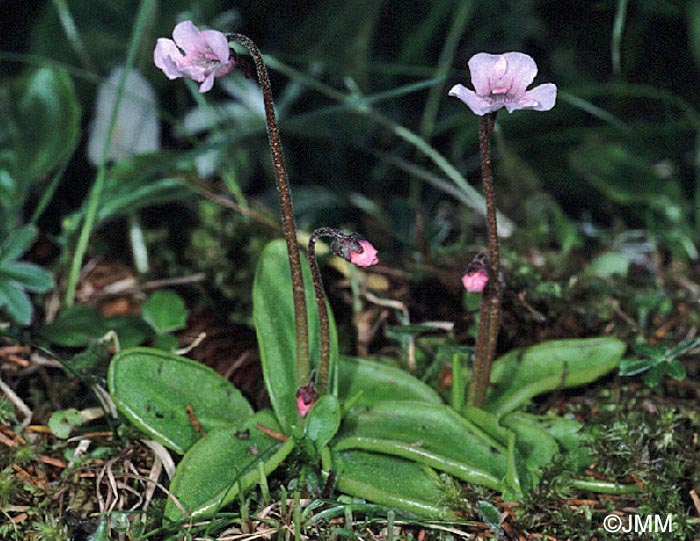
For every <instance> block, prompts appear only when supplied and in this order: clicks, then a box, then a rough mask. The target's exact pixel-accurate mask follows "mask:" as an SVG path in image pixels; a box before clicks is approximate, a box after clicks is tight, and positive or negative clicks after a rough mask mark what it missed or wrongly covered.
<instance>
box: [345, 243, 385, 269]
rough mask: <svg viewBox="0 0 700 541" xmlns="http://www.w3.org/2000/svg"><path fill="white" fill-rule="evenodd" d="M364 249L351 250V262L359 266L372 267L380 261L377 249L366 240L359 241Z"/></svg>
mask: <svg viewBox="0 0 700 541" xmlns="http://www.w3.org/2000/svg"><path fill="white" fill-rule="evenodd" d="M358 244H359V245H360V247H361V248H362V251H361V252H360V251H350V263H352V264H353V265H357V266H358V267H370V266H372V265H376V264H377V263H379V258H378V257H377V250H376V249H375V248H374V246H372V244H371V243H370V242H368V241H366V240H360V241H358Z"/></svg>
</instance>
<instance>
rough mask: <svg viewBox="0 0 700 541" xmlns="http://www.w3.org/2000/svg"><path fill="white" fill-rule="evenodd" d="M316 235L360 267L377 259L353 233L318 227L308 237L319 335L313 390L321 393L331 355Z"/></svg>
mask: <svg viewBox="0 0 700 541" xmlns="http://www.w3.org/2000/svg"><path fill="white" fill-rule="evenodd" d="M319 237H331V238H332V239H333V242H332V243H331V251H333V253H334V254H335V255H337V256H338V257H342V258H343V259H345V260H346V261H349V262H350V263H352V264H354V265H358V266H360V267H368V266H370V265H375V264H377V263H378V262H379V260H378V259H377V251H376V250H375V249H374V247H373V246H372V245H371V244H370V243H369V242H367V241H366V240H363V239H362V237H360V235H358V234H357V233H350V234H349V235H346V234H344V233H341V232H340V231H338V230H337V229H333V228H332V227H319V228H318V229H316V230H315V231H314V232H313V233H312V234H311V237H309V248H308V252H307V253H308V256H309V266H310V267H311V278H312V280H313V283H314V297H315V298H316V309H317V310H318V322H319V330H320V335H321V348H320V358H319V363H318V377H317V378H316V382H315V383H316V391H317V392H318V394H319V395H323V394H325V393H326V392H327V390H328V379H329V374H330V356H331V335H330V318H329V315H328V306H327V305H326V295H325V292H324V290H323V279H322V278H321V271H320V270H319V268H318V262H317V261H316V240H317V239H318V238H319Z"/></svg>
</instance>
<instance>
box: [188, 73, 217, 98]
mask: <svg viewBox="0 0 700 541" xmlns="http://www.w3.org/2000/svg"><path fill="white" fill-rule="evenodd" d="M215 76H216V72H214V71H212V72H211V73H210V74H208V75H207V76H206V78H205V79H204V82H202V84H201V85H199V91H200V92H201V93H204V92H209V91H210V90H211V88H212V87H213V86H214V77H215ZM193 79H194V77H193ZM195 80H197V79H195Z"/></svg>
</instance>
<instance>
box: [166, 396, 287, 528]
mask: <svg viewBox="0 0 700 541" xmlns="http://www.w3.org/2000/svg"><path fill="white" fill-rule="evenodd" d="M260 426H262V427H267V428H270V429H272V430H274V431H275V432H278V431H279V430H280V427H279V425H278V424H277V421H276V420H275V419H274V417H273V415H272V412H270V411H269V410H263V411H259V412H258V413H256V414H255V415H254V416H252V417H249V418H248V419H247V420H245V421H244V422H243V423H240V424H239V425H237V426H235V427H234V426H227V427H222V428H218V429H216V430H213V431H211V432H209V433H208V434H207V435H206V437H204V438H202V439H201V440H199V441H198V442H197V443H196V444H195V445H193V446H192V448H190V450H189V451H187V453H186V454H185V456H184V457H183V458H182V460H181V461H180V463H179V464H178V466H177V470H176V471H175V476H174V477H173V480H172V483H171V484H170V490H171V491H172V493H173V494H174V495H175V497H176V498H177V499H178V501H179V502H180V503H181V504H182V506H183V507H184V508H185V511H186V516H183V515H182V513H181V512H180V510H179V509H178V508H177V506H176V505H175V504H174V503H173V501H172V500H170V499H169V500H168V502H167V504H166V505H165V516H166V517H167V518H168V519H169V520H172V521H181V520H184V519H186V518H188V517H194V516H197V515H201V514H204V513H214V512H215V511H216V510H217V509H219V508H220V507H221V506H223V505H226V504H227V503H228V502H230V501H232V500H233V499H234V498H235V497H236V496H237V495H238V493H239V492H241V491H243V492H245V491H246V490H248V489H249V488H250V487H251V486H253V485H254V484H255V483H257V482H258V481H259V472H258V463H259V462H261V461H262V462H263V463H264V467H265V474H266V475H269V474H270V473H272V471H274V470H275V469H276V468H277V467H278V466H279V465H280V463H281V462H282V461H283V460H284V459H285V458H286V457H287V455H289V453H290V452H291V451H292V449H293V448H294V440H292V439H291V438H290V439H288V440H287V441H285V442H284V443H282V442H280V441H279V440H276V439H274V438H272V437H270V436H269V435H268V434H266V433H265V432H263V431H262V430H260V428H259V427H260Z"/></svg>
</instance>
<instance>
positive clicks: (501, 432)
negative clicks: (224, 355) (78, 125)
mask: <svg viewBox="0 0 700 541" xmlns="http://www.w3.org/2000/svg"><path fill="white" fill-rule="evenodd" d="M181 28H183V29H185V30H187V31H186V32H184V35H185V37H184V38H181V33H180V32H179V31H178V32H176V33H175V34H174V38H175V41H174V43H175V49H173V48H172V46H170V45H167V46H166V45H165V44H163V42H161V45H160V46H159V48H157V51H158V54H155V53H154V60H155V59H156V57H159V58H160V60H159V62H160V61H161V60H162V64H163V66H164V68H163V69H164V72H165V73H166V75H167V76H169V77H171V76H172V77H175V78H177V77H189V78H192V79H193V80H195V81H197V82H198V83H199V84H200V90H202V85H204V84H205V83H206V84H207V85H208V84H209V82H213V81H215V79H216V78H217V76H219V74H220V73H221V72H223V71H225V70H226V69H229V67H230V65H229V64H227V63H229V62H231V61H233V67H234V68H235V67H237V65H238V64H239V63H241V61H240V60H239V59H238V58H237V57H236V56H235V54H234V53H231V56H227V55H226V54H225V52H224V51H222V50H220V48H218V45H212V42H213V43H214V44H216V43H220V37H216V38H215V37H214V36H215V35H214V34H211V33H209V34H206V37H205V36H202V35H201V33H202V31H200V30H199V29H197V28H196V27H195V26H194V25H191V26H190V25H187V26H183V27H181ZM187 36H189V37H187ZM195 38H196V39H195ZM188 39H189V40H190V41H188ZM226 39H227V40H228V44H229V46H230V45H231V42H235V43H239V44H242V45H244V46H245V47H246V48H247V49H248V50H249V51H250V53H251V56H252V58H253V60H254V62H255V65H256V68H257V72H258V76H259V81H260V86H261V87H262V91H263V96H264V103H265V112H266V115H267V127H268V135H269V139H270V146H271V151H272V158H273V162H274V166H275V173H276V179H277V187H278V191H279V195H280V200H281V205H280V207H281V209H282V210H281V214H282V224H283V230H284V236H285V241H284V242H282V241H281V240H273V241H272V242H270V243H268V245H267V246H265V248H264V249H263V252H262V254H261V255H260V258H259V260H258V265H257V269H256V274H255V280H254V282H253V288H252V299H253V322H254V325H255V328H256V333H257V336H258V343H259V344H258V345H259V348H260V359H261V364H262V369H263V375H264V378H265V386H266V388H267V390H268V394H269V397H270V404H271V406H272V410H270V409H262V410H260V411H254V409H253V407H252V406H251V404H250V403H249V402H248V401H247V400H246V399H245V397H244V396H243V395H242V394H241V393H240V391H239V390H237V389H235V388H234V387H233V386H232V385H231V384H230V383H229V382H228V381H227V380H226V379H224V378H222V377H221V376H219V375H218V374H216V373H215V372H214V371H213V370H211V369H210V368H208V367H206V366H204V365H202V364H201V363H197V362H194V361H191V360H189V359H187V358H185V357H181V356H178V355H174V354H173V353H170V352H165V351H160V350H156V349H153V348H130V349H126V350H124V351H121V352H119V353H118V354H117V355H115V356H114V357H113V358H112V361H111V363H110V367H109V372H108V378H107V379H108V387H109V391H110V394H111V396H112V398H113V399H114V403H115V405H116V406H117V409H118V411H119V412H120V413H121V414H122V415H124V417H125V418H127V419H128V420H129V421H131V422H132V423H133V424H134V425H135V426H137V427H138V428H139V429H140V430H141V431H143V432H144V433H146V434H147V435H148V436H149V438H152V439H155V440H157V441H159V442H160V443H162V444H163V445H165V446H166V447H168V448H169V449H171V450H173V451H174V452H176V453H178V454H180V455H182V459H181V461H180V462H179V464H178V466H177V468H176V471H175V475H174V476H173V479H172V481H171V483H170V486H169V490H170V492H171V493H172V495H173V496H174V498H172V499H169V500H168V502H167V503H166V505H165V509H164V516H165V519H166V521H175V522H180V521H183V520H186V521H190V520H191V519H192V517H196V516H199V515H204V514H211V513H213V512H214V511H216V510H217V509H219V508H221V507H222V506H224V505H227V504H228V503H230V502H232V501H234V500H235V498H236V497H237V496H238V495H239V494H241V493H243V492H245V491H247V490H249V489H250V488H251V487H253V486H254V485H255V484H256V483H259V484H260V485H261V489H263V487H264V489H263V493H264V491H265V490H268V489H267V481H266V476H267V475H269V474H270V473H271V472H272V471H274V470H275V469H276V468H278V467H279V466H280V465H281V464H283V463H285V462H287V464H294V463H295V462H296V460H294V461H289V460H288V457H289V456H290V455H291V453H292V452H293V451H294V450H297V451H298V454H296V455H295V456H298V457H300V459H301V458H302V457H306V459H308V460H307V461H306V464H305V466H304V467H302V468H301V469H300V472H299V473H298V475H299V486H301V485H305V486H307V487H309V490H310V492H311V493H318V494H323V493H324V492H326V488H327V487H328V490H331V491H332V490H337V491H339V492H342V493H345V494H349V495H351V496H353V497H357V498H363V499H366V500H369V501H372V502H374V503H377V504H380V505H387V506H391V507H399V508H401V509H403V510H405V511H409V512H411V513H414V514H416V515H419V516H421V517H425V518H430V519H441V520H453V519H456V518H457V514H456V513H455V512H454V510H453V509H452V508H451V507H450V506H449V505H447V504H446V503H444V500H445V498H444V495H445V485H444V483H443V482H442V481H441V478H440V477H439V476H438V475H437V472H441V473H444V474H447V475H449V476H451V477H454V478H456V479H459V480H461V481H464V482H467V483H475V484H479V485H482V486H486V487H489V488H491V489H494V490H498V491H500V492H501V494H502V495H503V499H504V500H506V501H522V499H523V498H524V496H525V494H527V493H529V492H530V491H531V490H533V488H534V487H535V486H536V484H537V482H538V479H539V477H538V476H539V475H540V473H539V472H540V470H541V467H542V464H545V463H547V462H548V461H549V460H550V459H551V457H552V456H553V453H554V452H555V447H556V446H555V445H554V446H553V445H552V436H550V435H549V433H548V432H547V427H546V426H539V425H538V421H537V420H536V419H529V420H528V419H527V418H525V417H523V416H524V415H525V414H524V413H523V412H517V411H515V410H516V409H518V408H519V407H520V406H522V405H524V404H526V403H527V402H528V401H529V400H530V399H531V398H532V397H534V396H536V395H537V394H541V393H543V392H548V391H551V390H553V389H555V388H556V389H559V388H562V387H564V388H566V387H571V386H574V385H580V384H582V383H586V382H589V381H592V380H593V379H595V378H597V377H599V376H600V375H602V374H604V373H606V372H608V371H609V370H611V369H612V368H613V367H614V366H617V364H618V363H619V359H620V356H621V355H622V352H623V350H624V344H622V343H621V342H620V341H619V340H616V339H612V338H602V339H590V340H569V341H557V342H553V343H551V344H541V345H538V346H535V347H531V348H527V349H524V350H515V351H513V352H511V353H509V354H507V355H506V356H504V358H502V359H500V360H499V361H498V362H497V363H495V368H494V371H493V384H494V387H493V389H492V392H491V393H490V395H489V397H488V402H487V403H486V404H485V405H484V407H483V408H474V407H471V406H466V407H462V403H461V398H460V397H457V396H456V395H455V397H454V400H453V406H452V407H450V406H449V405H447V404H445V403H444V402H443V399H442V397H441V396H440V395H439V394H438V393H437V392H436V391H435V390H434V389H433V388H431V387H430V386H428V385H427V384H426V383H424V382H423V381H421V380H420V379H418V378H416V377H414V376H413V375H411V374H408V373H407V372H404V371H402V370H400V369H398V368H396V367H393V366H389V365H387V364H386V363H382V362H378V361H374V360H372V359H358V358H353V357H348V356H341V355H340V354H339V353H338V346H337V336H336V334H337V328H336V326H335V322H334V320H333V318H332V317H330V316H331V314H330V313H329V311H328V310H327V306H326V298H325V294H324V291H323V284H322V280H321V276H320V271H319V268H318V265H317V262H316V241H317V239H318V238H320V237H328V238H330V239H332V240H331V243H330V249H331V252H332V253H333V254H335V255H336V256H338V257H341V258H343V259H345V260H346V261H348V262H349V263H351V264H354V265H357V266H360V267H369V266H371V265H375V264H377V263H378V257H377V251H376V249H375V248H374V246H372V244H371V243H370V242H369V241H368V240H366V239H364V238H362V237H361V236H360V235H358V234H357V233H344V232H341V231H338V230H337V229H333V228H329V227H323V228H320V229H317V230H316V231H314V232H313V233H312V235H311V238H310V240H309V247H308V254H309V258H308V263H307V261H306V259H305V258H301V257H300V252H299V247H298V245H297V241H296V232H295V227H294V219H293V209H292V204H291V196H290V193H289V186H288V184H287V179H286V173H285V168H284V160H283V155H282V150H281V144H280V138H279V131H278V127H277V122H276V120H275V116H274V109H273V103H272V93H271V89H270V83H269V79H268V77H267V71H266V69H265V65H264V63H263V60H262V55H261V54H260V52H259V51H258V49H257V47H256V46H255V44H254V43H253V42H252V41H250V39H248V38H247V37H245V36H242V35H240V34H234V35H226ZM193 41H196V43H193ZM210 49H211V50H210ZM168 55H169V56H168ZM178 55H179V56H178ZM188 55H189V56H191V57H192V58H189V59H188V58H187V57H188ZM504 56H505V55H504ZM166 57H167V58H166ZM183 57H184V58H183ZM509 58H512V57H505V60H504V61H500V62H499V60H498V58H497V59H496V61H495V62H491V69H492V71H494V72H495V74H492V76H491V79H489V78H488V77H489V76H488V75H487V76H486V79H487V81H488V83H486V84H485V85H482V86H480V87H479V88H478V89H477V91H476V92H475V95H476V96H477V97H478V98H479V99H491V100H495V99H497V100H500V102H499V104H500V105H498V106H496V105H495V104H494V103H491V104H490V105H488V106H487V107H486V106H484V107H486V109H483V108H482V109H479V111H482V113H483V114H481V113H477V114H481V116H482V117H483V121H482V134H481V135H482V136H481V142H482V145H481V150H482V161H483V164H484V186H485V187H484V191H485V193H486V195H487V197H486V201H487V209H488V211H489V218H490V219H489V253H488V255H486V254H480V255H478V256H477V257H476V258H475V259H474V261H472V263H471V264H470V265H469V267H468V268H467V272H466V274H465V277H464V278H463V282H464V285H465V287H466V288H467V289H469V290H471V291H478V290H483V292H484V302H482V317H481V322H482V324H486V327H485V328H480V332H481V336H480V342H479V346H478V347H479V352H480V353H479V355H480V356H479V357H478V358H477V361H479V360H480V361H481V362H482V364H483V362H484V360H485V359H487V358H488V357H487V356H488V355H491V356H492V355H493V349H489V348H494V349H495V347H494V345H495V340H496V335H497V332H498V325H497V318H498V308H499V307H498V304H497V303H498V302H499V299H500V288H501V285H500V284H501V277H500V265H499V261H498V239H497V236H496V228H495V226H496V224H495V204H494V202H493V186H492V179H491V172H490V161H489V148H488V138H489V136H490V133H491V130H492V129H493V117H494V115H495V111H496V110H497V109H498V108H500V107H505V105H503V104H505V103H506V102H507V103H509V104H514V103H516V102H517V104H518V107H521V108H528V107H529V108H535V107H543V106H544V105H543V103H544V100H543V99H541V96H540V99H538V98H537V96H536V97H532V96H530V98H527V97H525V98H524V97H523V96H520V94H518V92H520V90H517V89H519V88H520V87H521V86H522V87H523V92H527V90H526V87H527V85H528V84H529V82H530V81H531V80H532V78H533V77H534V74H531V75H532V76H531V77H530V79H529V81H528V82H527V83H525V84H524V85H523V84H517V85H516V84H515V82H513V80H511V79H510V78H509V77H510V75H509V74H510V73H511V69H512V68H513V65H512V64H509V62H511V60H509ZM517 58H519V57H517V56H516V57H515V59H517ZM190 61H191V62H192V63H197V62H198V63H199V64H197V69H195V68H194V67H192V66H190ZM516 67H517V66H516ZM166 70H168V71H166ZM188 70H189V71H188ZM229 71H230V70H229ZM515 71H516V72H517V73H518V74H522V72H523V71H524V70H523V69H521V68H518V69H517V70H515ZM482 75H483V74H482ZM214 84H215V83H214ZM475 87H476V84H475ZM205 88H206V87H205ZM516 90H517V92H516ZM518 100H520V101H518ZM535 102H536V103H535ZM491 107H495V109H493V110H490V109H491ZM516 108H517V107H516ZM287 267H288V268H289V269H290V270H289V271H288V270H287ZM304 283H306V284H307V285H308V286H309V287H307V288H306V289H305V288H304ZM312 284H313V290H314V291H313V297H312V294H311V288H310V286H311V285H312ZM290 289H291V290H292V292H293V295H290V294H289V291H290ZM292 297H293V298H292ZM494 299H495V301H496V304H495V305H494V304H493V302H494ZM314 301H315V303H316V305H317V310H316V311H313V310H312V311H309V312H308V313H307V311H306V306H307V304H308V305H309V306H310V305H312V304H313V303H314ZM317 314H318V316H317ZM494 314H495V316H494ZM307 318H308V319H307ZM494 318H495V319H494ZM494 321H496V324H494ZM489 332H491V333H492V334H490V335H489V334H488V333H489ZM310 333H311V335H312V336H315V334H317V333H318V334H320V336H321V340H313V341H312V342H311V343H310V344H309V342H308V335H309V334H310ZM295 345H296V351H297V356H296V358H295V356H294V349H295ZM310 345H311V346H312V347H313V348H315V350H314V349H312V350H311V353H312V354H313V357H316V356H318V358H319V362H318V365H317V367H316V370H313V371H310V370H309V346H310ZM489 362H490V361H489ZM456 364H458V363H457V362H454V365H456ZM535 368H537V369H535ZM295 370H296V378H294V377H292V374H293V373H294V372H295ZM482 372H483V370H482ZM331 376H332V377H331ZM487 378H488V373H487ZM193 381H196V382H197V385H192V382H193ZM487 383H488V379H487ZM482 389H484V392H485V389H486V387H485V385H484V386H483V387H482ZM470 396H474V393H471V394H470ZM458 398H460V399H459V400H458ZM523 422H527V424H528V429H527V430H525V431H520V430H517V428H518V427H519V426H521V425H522V424H523ZM574 428H575V427H574ZM573 432H575V430H573V429H572V433H573ZM521 440H522V441H521ZM416 442H420V445H416ZM521 443H522V444H521ZM562 445H563V443H562ZM287 469H288V470H289V471H290V473H293V468H287ZM319 470H320V471H319ZM309 472H314V473H313V474H311V475H309ZM323 480H325V485H324V486H321V484H323V483H319V482H318V481H323ZM587 487H588V488H591V485H590V482H589V483H588V484H587ZM604 488H605V489H606V490H608V491H609V489H610V486H606V487H604ZM635 490H636V487H635Z"/></svg>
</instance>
